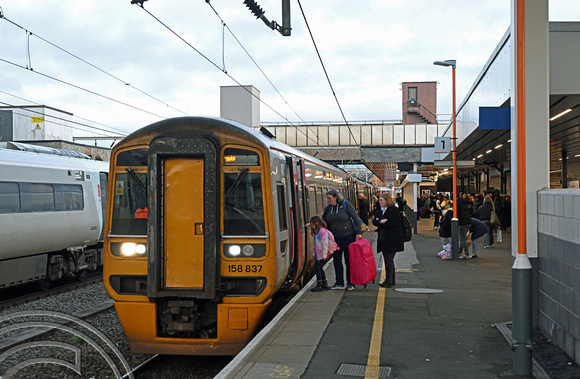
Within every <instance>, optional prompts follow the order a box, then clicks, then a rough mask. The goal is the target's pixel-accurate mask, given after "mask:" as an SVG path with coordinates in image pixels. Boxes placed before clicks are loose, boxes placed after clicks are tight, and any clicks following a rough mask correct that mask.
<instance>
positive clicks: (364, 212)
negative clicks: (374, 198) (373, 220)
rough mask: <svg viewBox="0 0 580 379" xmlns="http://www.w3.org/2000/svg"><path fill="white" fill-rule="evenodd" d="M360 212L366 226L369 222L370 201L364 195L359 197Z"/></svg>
mask: <svg viewBox="0 0 580 379" xmlns="http://www.w3.org/2000/svg"><path fill="white" fill-rule="evenodd" d="M358 212H359V216H360V219H361V220H363V222H364V223H365V224H368V222H369V200H368V199H367V197H366V196H365V195H364V194H362V193H361V194H360V195H359V196H358Z"/></svg>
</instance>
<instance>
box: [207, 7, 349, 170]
mask: <svg viewBox="0 0 580 379" xmlns="http://www.w3.org/2000/svg"><path fill="white" fill-rule="evenodd" d="M206 3H207V4H208V5H209V7H210V8H211V9H212V11H213V12H214V13H215V15H216V16H217V17H218V18H219V20H220V22H221V24H222V26H223V28H225V29H227V30H228V32H229V33H230V34H231V36H232V37H233V38H234V39H235V41H236V42H237V43H238V45H239V46H240V47H241V48H242V50H243V51H244V52H245V53H246V55H247V56H248V58H250V60H251V61H252V63H253V64H254V65H255V66H256V68H257V69H258V70H259V71H260V73H261V74H262V75H263V76H264V78H265V79H266V80H267V81H268V83H270V85H271V86H272V88H273V89H274V90H275V91H276V93H277V94H278V95H279V96H280V98H281V99H282V100H283V101H284V104H285V105H286V106H288V108H290V109H291V110H292V112H294V114H295V115H296V116H297V117H298V118H299V119H300V120H301V121H302V124H300V125H296V124H294V123H293V122H291V121H290V120H288V119H287V118H286V117H283V118H284V120H286V121H287V122H288V123H289V124H290V125H292V126H294V128H296V131H297V132H300V133H302V134H304V136H306V138H307V139H309V140H310V141H312V142H314V143H315V144H316V146H320V147H322V148H324V149H326V150H328V151H329V152H331V154H332V155H334V156H335V157H336V158H337V159H338V160H340V157H339V156H338V155H337V154H336V152H335V151H333V150H332V149H330V148H328V145H320V140H319V139H318V136H317V140H314V139H313V138H312V137H310V136H308V134H307V133H304V132H303V131H302V130H300V129H299V128H298V127H299V126H302V125H304V126H306V129H307V130H311V129H310V126H308V125H307V123H306V121H304V119H303V118H302V117H301V116H300V115H299V114H298V112H296V110H294V108H293V107H292V106H291V105H290V103H289V102H288V101H287V100H286V99H285V98H284V96H283V95H282V93H281V92H280V91H279V90H278V88H277V87H276V86H275V85H274V83H273V82H272V81H271V80H270V78H269V77H268V75H267V74H266V73H265V72H264V70H262V68H261V67H260V65H259V64H258V62H256V60H255V59H254V58H253V57H252V55H251V54H250V53H249V52H248V50H247V49H246V48H245V46H244V45H243V44H242V42H241V41H240V40H239V39H238V37H237V36H236V35H235V33H234V32H233V31H232V30H231V29H230V28H229V26H228V25H227V24H226V22H225V21H224V20H223V18H222V17H221V16H220V14H219V13H218V12H217V10H216V9H215V8H214V7H213V6H212V5H211V3H210V1H208V0H206ZM222 49H223V50H222V59H223V56H224V51H225V44H224V42H223V35H222ZM224 67H225V62H224Z"/></svg>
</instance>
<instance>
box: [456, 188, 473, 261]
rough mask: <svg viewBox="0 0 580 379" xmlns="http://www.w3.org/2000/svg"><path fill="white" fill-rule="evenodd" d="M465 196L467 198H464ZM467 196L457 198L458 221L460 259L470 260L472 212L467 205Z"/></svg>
mask: <svg viewBox="0 0 580 379" xmlns="http://www.w3.org/2000/svg"><path fill="white" fill-rule="evenodd" d="M464 196H465V197H464ZM466 197H467V196H466V195H463V196H459V197H458V198H457V219H458V220H459V253H460V255H459V259H470V258H471V256H470V255H469V245H468V244H467V233H468V232H469V228H471V211H470V210H469V206H468V205H467V200H466Z"/></svg>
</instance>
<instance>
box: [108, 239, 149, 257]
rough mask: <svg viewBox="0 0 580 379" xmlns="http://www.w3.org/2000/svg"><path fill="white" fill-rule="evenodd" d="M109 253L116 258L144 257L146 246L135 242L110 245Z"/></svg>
mask: <svg viewBox="0 0 580 379" xmlns="http://www.w3.org/2000/svg"><path fill="white" fill-rule="evenodd" d="M111 253H113V255H116V256H118V257H144V256H146V255H147V244H145V243H135V242H123V243H118V242H116V243H112V244H111Z"/></svg>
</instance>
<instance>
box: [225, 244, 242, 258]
mask: <svg viewBox="0 0 580 379" xmlns="http://www.w3.org/2000/svg"><path fill="white" fill-rule="evenodd" d="M241 251H242V250H241V249H240V246H239V245H230V247H229V248H228V253H229V255H230V257H237V256H238V255H240V252H241Z"/></svg>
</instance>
